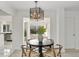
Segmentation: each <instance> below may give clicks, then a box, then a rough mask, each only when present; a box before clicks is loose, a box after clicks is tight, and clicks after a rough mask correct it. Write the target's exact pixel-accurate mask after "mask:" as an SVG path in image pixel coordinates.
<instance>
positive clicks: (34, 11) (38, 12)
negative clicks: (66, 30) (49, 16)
mask: <svg viewBox="0 0 79 59" xmlns="http://www.w3.org/2000/svg"><path fill="white" fill-rule="evenodd" d="M37 2H38V1H35V8H30V19H35V20H37V21H38V20H39V19H40V20H43V19H44V11H43V10H42V9H41V8H40V7H37Z"/></svg>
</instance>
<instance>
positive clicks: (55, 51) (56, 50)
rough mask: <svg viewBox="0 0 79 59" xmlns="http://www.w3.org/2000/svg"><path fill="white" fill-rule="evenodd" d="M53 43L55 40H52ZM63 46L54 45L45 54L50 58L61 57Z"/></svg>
mask: <svg viewBox="0 0 79 59" xmlns="http://www.w3.org/2000/svg"><path fill="white" fill-rule="evenodd" d="M50 40H51V42H53V43H54V40H52V39H50ZM62 48H63V46H62V45H60V44H54V45H52V47H51V48H48V49H47V51H46V52H45V53H44V55H45V56H49V57H61V50H62Z"/></svg>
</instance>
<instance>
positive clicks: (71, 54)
mask: <svg viewBox="0 0 79 59" xmlns="http://www.w3.org/2000/svg"><path fill="white" fill-rule="evenodd" d="M10 57H21V51H20V50H16V51H15V52H14V53H13V54H11V55H10ZM34 57H38V55H37V56H34ZM45 57H49V56H45ZM62 57H79V50H75V49H66V50H65V53H62Z"/></svg>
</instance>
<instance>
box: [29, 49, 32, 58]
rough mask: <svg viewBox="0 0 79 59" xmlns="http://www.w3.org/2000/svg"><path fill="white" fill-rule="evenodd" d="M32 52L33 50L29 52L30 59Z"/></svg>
mask: <svg viewBox="0 0 79 59" xmlns="http://www.w3.org/2000/svg"><path fill="white" fill-rule="evenodd" d="M31 52H32V49H30V51H29V57H31Z"/></svg>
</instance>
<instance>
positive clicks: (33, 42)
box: [28, 39, 54, 57]
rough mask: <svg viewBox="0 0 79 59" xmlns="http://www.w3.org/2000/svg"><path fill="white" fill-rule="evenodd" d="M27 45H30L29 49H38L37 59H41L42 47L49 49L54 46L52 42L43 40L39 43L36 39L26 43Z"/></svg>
mask: <svg viewBox="0 0 79 59" xmlns="http://www.w3.org/2000/svg"><path fill="white" fill-rule="evenodd" d="M28 44H29V45H30V49H31V48H32V46H33V47H38V48H39V53H40V54H39V57H43V53H42V47H47V46H49V47H50V48H51V46H52V45H54V43H53V41H52V40H50V39H43V41H42V42H39V40H38V39H32V40H29V41H28Z"/></svg>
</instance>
